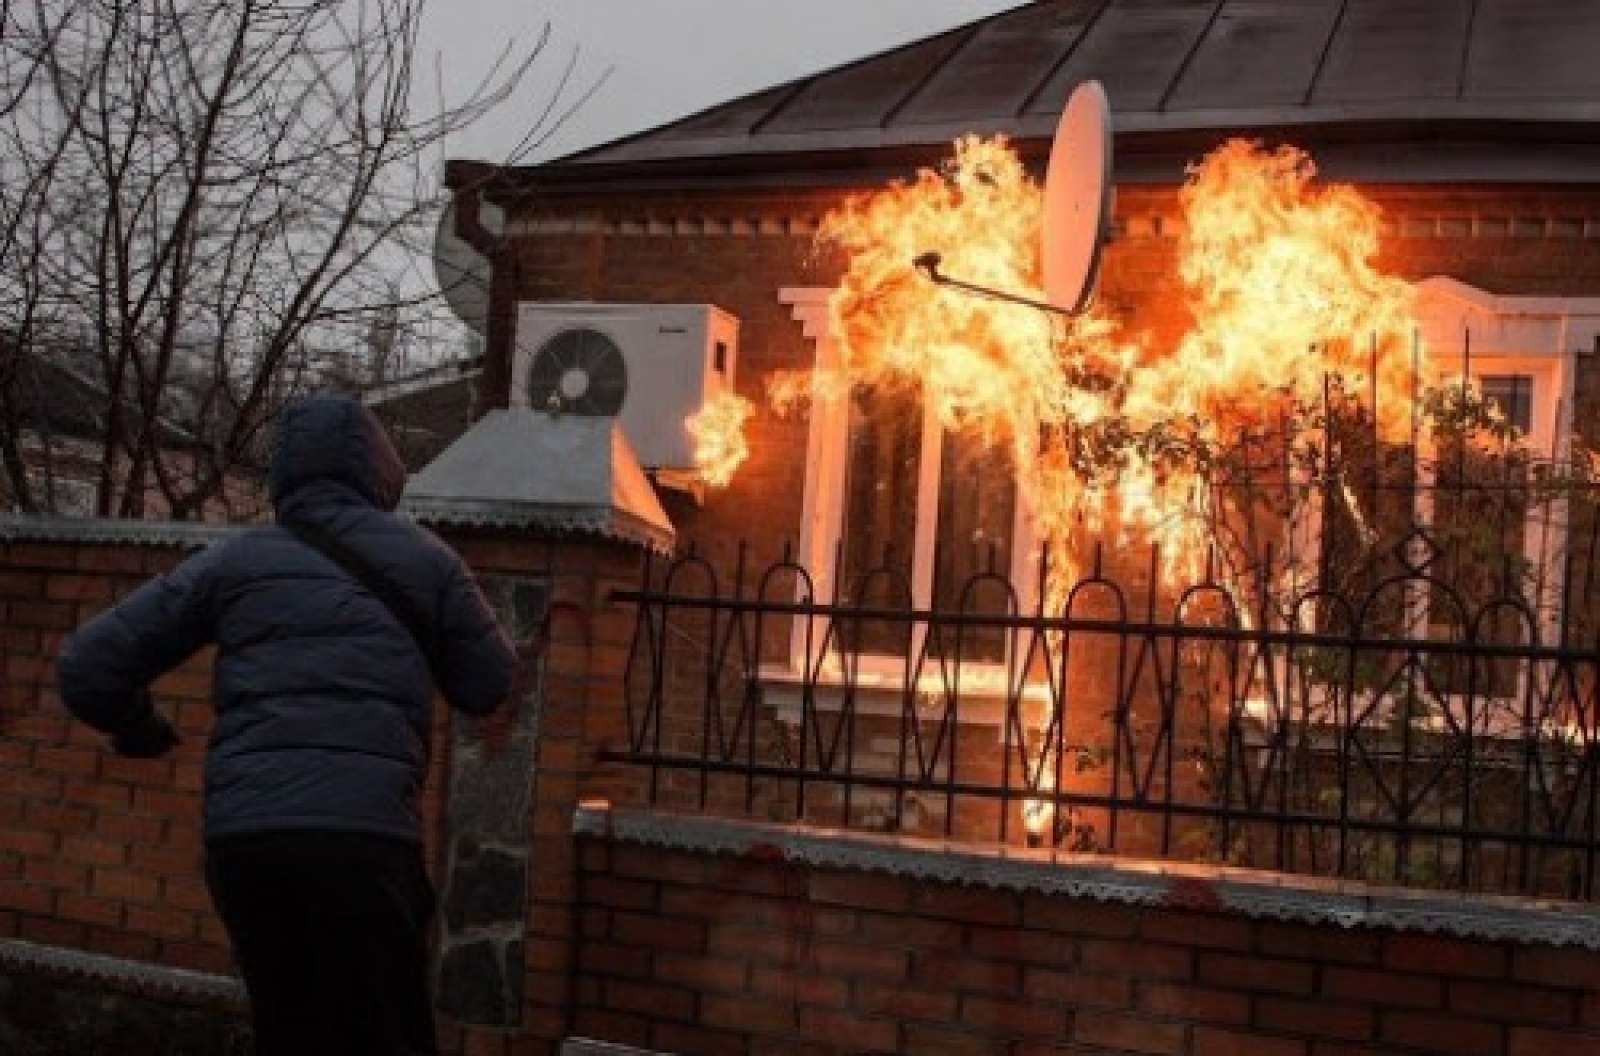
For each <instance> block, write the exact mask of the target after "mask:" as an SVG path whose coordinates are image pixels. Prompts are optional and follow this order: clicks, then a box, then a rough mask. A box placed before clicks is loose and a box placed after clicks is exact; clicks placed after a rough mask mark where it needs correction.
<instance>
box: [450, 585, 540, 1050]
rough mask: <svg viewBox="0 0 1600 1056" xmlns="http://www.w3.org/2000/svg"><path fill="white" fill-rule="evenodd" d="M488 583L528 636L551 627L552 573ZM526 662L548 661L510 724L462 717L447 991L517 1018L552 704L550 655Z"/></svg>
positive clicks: (520, 636)
mask: <svg viewBox="0 0 1600 1056" xmlns="http://www.w3.org/2000/svg"><path fill="white" fill-rule="evenodd" d="M479 583H480V585H481V586H482V587H483V590H484V593H485V594H486V595H487V596H488V598H489V600H490V602H491V603H492V604H493V605H494V606H495V609H496V611H497V612H498V614H499V616H500V619H501V621H502V622H503V623H504V625H505V627H506V629H507V630H508V631H509V632H510V633H511V635H512V638H513V640H514V641H516V642H517V643H518V644H519V645H524V644H527V643H530V642H533V641H534V640H536V639H537V638H539V637H541V636H542V635H543V634H544V633H545V621H546V617H547V614H548V612H549V609H550V586H549V583H548V582H547V581H544V580H542V579H526V578H512V577H506V576H491V575H482V574H480V576H479ZM538 652H539V651H538V650H525V654H537V653H538ZM526 662H528V663H530V664H535V665H538V667H536V668H535V669H534V670H532V671H529V672H528V678H527V679H526V681H525V682H524V690H523V699H521V700H520V701H518V704H517V708H516V712H515V714H514V715H512V716H511V717H510V720H509V724H508V725H506V726H500V725H497V724H496V722H495V720H490V721H489V722H483V721H478V720H473V719H467V718H463V717H461V716H456V715H453V720H452V726H451V732H450V737H451V746H450V775H449V785H448V793H447V795H448V798H447V801H446V806H445V810H446V812H447V817H448V820H449V824H448V831H447V837H446V842H445V848H444V851H445V874H444V880H443V883H442V884H441V898H440V913H439V918H440V922H441V925H442V931H441V937H440V950H439V980H438V991H437V993H438V998H437V1000H438V1006H439V1010H440V1011H441V1012H443V1013H445V1014H446V1015H448V1016H450V1017H452V1018H454V1019H456V1020H458V1021H460V1022H462V1023H473V1024H481V1025H485V1026H498V1027H510V1026H515V1025H517V1024H519V1023H520V1022H521V1019H522V998H523V979H524V976H525V975H526V973H525V971H524V969H523V949H522V944H523V935H524V933H525V932H526V930H527V902H528V875H529V864H530V863H529V850H530V848H529V829H528V817H529V814H530V811H531V809H532V804H533V792H534V781H535V772H534V764H535V755H536V751H535V749H536V745H537V743H538V737H539V723H540V719H541V716H542V713H543V710H544V707H543V705H544V692H543V684H544V678H543V674H544V672H543V671H542V670H540V669H539V668H541V667H542V665H543V661H542V658H541V657H540V656H539V655H531V658H530V659H528V660H527V661H526Z"/></svg>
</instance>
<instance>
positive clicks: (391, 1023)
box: [206, 831, 437, 1056]
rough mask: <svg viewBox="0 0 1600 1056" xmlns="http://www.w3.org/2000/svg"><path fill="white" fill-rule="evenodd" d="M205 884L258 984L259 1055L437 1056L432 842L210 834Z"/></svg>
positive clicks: (250, 983)
mask: <svg viewBox="0 0 1600 1056" xmlns="http://www.w3.org/2000/svg"><path fill="white" fill-rule="evenodd" d="M206 883H207V884H208V886H209V887H210V889H211V898H212V901H213V902H214V903H215V905H216V907H217V912H218V913H219V914H220V915H221V917H222V923H223V925H224V927H226V928H227V931H228V937H229V939H230V940H231V941H232V943H233V953H234V959H235V960H236V961H237V962H238V964H239V970H240V972H241V973H242V974H243V976H244V982H245V987H246V989H247V990H248V991H249V993H250V1006H251V1017H252V1019H253V1021H254V1024H255V1034H256V1048H255V1051H256V1054H257V1056H433V1054H434V1053H435V1052H436V1051H437V1042H436V1040H435V1037H434V1028H433V1006H432V1002H431V999H430V994H429V987H428V937H429V923H430V921H431V920H432V916H433V911H434V896H433V888H432V885H431V884H430V883H429V881H428V875H427V870H426V867H425V866H424V863H423V859H422V850H421V848H420V847H418V846H416V845H415V844H411V843H407V842H405V841H403V840H390V839H384V838H381V837H374V836H366V835H361V834H359V833H341V832H324V831H315V832H272V833H259V834H251V835H247V836H230V837H224V838H220V839H215V840H211V841H209V842H208V843H207V844H206Z"/></svg>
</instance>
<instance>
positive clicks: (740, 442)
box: [683, 392, 755, 488]
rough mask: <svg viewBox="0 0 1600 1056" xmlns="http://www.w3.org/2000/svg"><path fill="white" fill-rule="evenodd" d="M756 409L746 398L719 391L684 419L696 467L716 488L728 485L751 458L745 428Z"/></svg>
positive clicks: (707, 481)
mask: <svg viewBox="0 0 1600 1056" xmlns="http://www.w3.org/2000/svg"><path fill="white" fill-rule="evenodd" d="M754 409H755V407H754V405H753V404H751V402H750V401H749V400H747V399H745V398H744V397H743V396H736V395H734V394H733V393H731V392H719V393H716V394H714V395H713V396H711V397H710V398H709V399H707V400H706V402H705V406H703V407H701V408H700V410H698V411H696V412H695V413H694V414H691V415H690V416H689V417H688V418H687V419H685V420H684V423H683V425H684V428H685V429H687V430H688V431H689V436H690V438H691V439H693V440H694V464H695V468H696V469H697V470H698V471H699V473H700V479H701V480H703V481H705V482H706V483H707V484H709V485H711V486H712V487H714V488H725V487H727V486H728V482H729V481H731V480H732V479H733V474H734V471H735V470H737V469H738V468H739V467H740V466H741V465H743V464H744V460H745V459H746V458H748V457H749V455H750V447H749V445H748V444H747V443H746V442H745V438H744V425H745V422H746V421H747V420H748V419H749V417H750V414H751V412H752V411H753V410H754Z"/></svg>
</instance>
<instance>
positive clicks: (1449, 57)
mask: <svg viewBox="0 0 1600 1056" xmlns="http://www.w3.org/2000/svg"><path fill="white" fill-rule="evenodd" d="M1088 79H1097V80H1099V81H1101V82H1102V83H1103V84H1104V85H1105V86H1106V89H1107V92H1108V93H1109V95H1110V99H1111V105H1112V110H1113V116H1114V124H1115V127H1116V130H1117V133H1118V139H1119V142H1118V152H1119V171H1118V173H1117V176H1118V178H1119V179H1122V180H1125V179H1139V178H1142V177H1148V178H1153V179H1166V178H1174V179H1175V178H1181V166H1180V167H1179V168H1178V170H1177V171H1171V170H1170V164H1171V163H1170V160H1168V161H1161V162H1157V163H1152V164H1154V165H1155V168H1151V169H1150V170H1149V171H1141V169H1140V161H1139V156H1140V150H1141V148H1143V149H1145V150H1147V151H1149V152H1150V154H1151V156H1152V157H1155V156H1159V155H1160V154H1161V153H1162V152H1163V151H1170V150H1171V149H1173V148H1174V147H1175V145H1177V144H1179V143H1185V142H1186V143H1203V142H1204V141H1205V140H1206V139H1207V138H1208V137H1209V138H1216V137H1217V136H1220V135H1224V134H1233V133H1237V132H1249V131H1283V132H1285V133H1286V134H1299V135H1302V136H1303V137H1305V138H1308V139H1310V140H1312V141H1313V142H1315V141H1318V140H1321V141H1325V142H1328V143H1331V144H1334V145H1335V146H1336V149H1335V151H1334V153H1335V155H1338V154H1339V152H1340V150H1342V151H1343V153H1344V154H1345V155H1347V156H1348V157H1349V158H1350V159H1352V160H1354V161H1355V163H1356V165H1357V167H1358V168H1359V165H1360V162H1359V160H1358V156H1359V155H1360V154H1361V150H1360V149H1359V145H1361V144H1376V143H1391V144H1413V145H1414V144H1416V143H1417V142H1418V141H1419V140H1425V141H1427V142H1429V143H1431V144H1437V145H1438V146H1439V147H1440V150H1439V151H1438V152H1437V155H1436V156H1429V155H1427V154H1426V153H1424V152H1418V151H1416V150H1415V149H1410V150H1404V149H1403V150H1401V151H1398V152H1387V151H1386V152H1385V154H1384V156H1383V157H1381V158H1379V157H1368V158H1367V159H1366V164H1367V166H1368V167H1369V169H1373V168H1374V166H1375V170H1374V171H1368V172H1365V173H1362V172H1354V173H1351V175H1358V176H1366V177H1367V178H1382V177H1383V176H1384V175H1386V174H1387V175H1390V176H1393V177H1394V178H1397V179H1403V178H1421V179H1471V178H1479V177H1484V178H1497V179H1516V178H1522V179H1535V180H1570V179H1589V178H1597V177H1600V147H1597V146H1596V143H1595V141H1596V140H1600V4H1596V3H1594V2H1593V0H1103V2H1101V0H1041V2H1039V3H1033V4H1027V5H1024V6H1022V7H1019V8H1016V9H1013V10H1011V11H1008V12H1004V13H1002V14H999V15H995V16H993V17H991V18H988V19H985V20H983V21H980V22H976V23H973V24H971V25H969V26H966V27H964V28H961V29H958V30H955V31H952V32H949V33H945V34H941V35H939V36H936V37H933V38H930V39H927V40H924V41H921V42H919V43H915V44H911V45H909V46H906V47H903V48H899V49H896V50H894V51H890V52H887V53H885V54H882V55H878V56H875V57H872V58H868V59H865V60H862V61H859V62H855V63H852V64H849V65H846V66H842V67H839V68H836V69H833V70H829V71H826V72H823V73H819V74H817V75H815V76H812V77H809V78H805V79H802V80H800V81H796V82H793V83H790V84H787V85H783V86H780V87H776V88H773V89H771V90H768V91H765V92H761V93H758V94H755V95H752V96H748V97H746V98H742V99H737V100H734V101H732V102H729V103H726V104H724V105H721V106H717V107H714V108H712V109H710V110H707V111H704V112H702V113H700V114H697V115H694V116H692V117H688V118H686V119H684V120H681V121H677V122H674V123H672V124H669V125H665V126H663V127H661V128H658V129H655V130H652V131H648V132H644V133H640V134H638V135H634V136H631V137H628V138H626V139H622V140H619V141H617V142H614V143H611V144H607V145H603V146H600V147H596V148H593V149H590V150H588V151H584V152H581V153H578V154H575V155H572V156H570V157H568V158H564V159H559V160H557V161H554V162H550V163H547V164H545V165H542V166H538V167H536V168H535V169H529V170H524V173H525V174H526V175H532V174H533V173H535V172H537V173H539V174H540V177H541V179H540V180H539V181H538V182H541V183H550V182H552V181H553V182H555V183H557V184H559V183H567V182H574V181H584V180H592V179H595V178H598V177H600V176H601V175H602V174H604V175H606V176H608V177H610V178H613V179H615V178H617V177H618V176H619V175H625V176H628V177H637V176H640V175H643V174H646V173H647V172H648V171H649V170H652V169H654V170H656V171H657V172H658V173H659V172H662V171H675V172H677V173H679V174H681V175H685V176H687V175H690V174H692V173H696V172H697V173H699V174H701V175H707V174H717V173H722V174H728V173H738V172H743V173H746V174H750V173H755V172H758V171H760V172H764V173H765V176H766V179H767V181H768V182H771V179H772V168H773V163H774V161H775V159H777V158H780V157H785V156H788V157H791V158H794V159H804V160H803V161H802V162H801V163H800V164H797V165H796V166H795V167H794V168H793V169H791V170H790V172H791V176H790V179H791V180H795V181H798V180H802V179H804V178H805V177H804V170H805V169H806V168H807V166H811V167H813V168H814V169H815V170H817V171H821V170H823V169H826V168H829V167H830V166H831V167H833V168H837V167H838V166H839V165H840V164H841V155H844V154H848V155H852V156H853V157H852V159H851V160H850V161H849V162H848V164H860V163H861V152H863V151H867V152H873V151H895V150H898V151H900V152H902V153H906V152H911V153H915V152H916V150H918V149H919V148H936V149H939V150H941V151H942V150H944V149H946V148H948V145H949V143H950V141H951V140H952V139H953V138H955V137H956V136H958V135H961V134H964V133H968V132H978V133H983V134H995V133H1004V134H1007V135H1009V136H1011V137H1012V138H1013V139H1016V140H1019V141H1033V142H1034V143H1035V144H1041V143H1042V144H1047V143H1048V141H1049V138H1050V136H1051V135H1052V134H1053V133H1054V130H1055V124H1056V121H1057V118H1058V116H1059V114H1060V111H1061V107H1062V105H1063V103H1064V101H1065V99H1066V96H1067V95H1068V94H1069V92H1070V91H1071V89H1072V87H1073V86H1075V85H1076V84H1078V83H1080V82H1081V81H1084V80H1088ZM1507 142H1512V143H1526V144H1527V145H1528V149H1527V150H1526V152H1524V154H1523V156H1521V157H1520V158H1513V159H1511V161H1512V164H1510V165H1509V166H1508V159H1507V158H1506V154H1507V151H1506V149H1505V147H1504V146H1503V145H1502V144H1505V143H1507ZM1352 144H1356V145H1357V147H1352V146H1351V145H1352ZM1124 148H1132V151H1131V153H1129V152H1127V151H1125V149H1124ZM830 157H831V159H832V161H831V162H830V161H828V160H827V159H829V158H830ZM1480 165H1481V166H1484V167H1485V168H1484V169H1483V171H1482V172H1480V171H1479V169H1478V166H1480ZM1324 167H1325V168H1326V165H1325V166H1324ZM1147 168H1148V166H1147Z"/></svg>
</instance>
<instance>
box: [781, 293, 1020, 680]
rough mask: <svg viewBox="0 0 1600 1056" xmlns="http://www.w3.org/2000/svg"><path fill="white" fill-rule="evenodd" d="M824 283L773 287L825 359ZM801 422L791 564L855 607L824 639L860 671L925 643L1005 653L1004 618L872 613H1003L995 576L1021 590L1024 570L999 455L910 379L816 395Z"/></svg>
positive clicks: (891, 665)
mask: <svg viewBox="0 0 1600 1056" xmlns="http://www.w3.org/2000/svg"><path fill="white" fill-rule="evenodd" d="M828 292H829V291H827V290H823V289H787V290H784V291H783V293H782V296H783V299H784V300H785V301H786V302H787V303H788V304H790V305H791V306H792V308H793V310H794V312H795V315H796V317H797V318H798V319H800V320H801V321H802V323H804V324H805V327H806V334H807V336H809V337H812V338H813V339H814V340H816V342H817V360H816V362H817V363H818V365H821V366H824V367H827V366H831V365H832V364H833V363H834V362H835V357H836V355H837V352H836V350H835V348H834V346H833V342H832V339H831V336H830V335H829V334H828V332H827V296H828ZM810 421H811V428H810V437H809V440H808V446H807V474H806V478H807V479H806V492H805V499H804V521H803V525H802V529H801V561H802V564H804V565H805V567H806V568H807V569H809V570H810V571H811V574H812V576H813V579H814V584H815V589H816V591H817V597H818V600H820V601H832V600H833V598H834V596H835V591H837V596H838V598H839V600H840V603H841V604H844V605H851V606H858V607H860V609H861V610H862V612H863V616H862V618H859V619H857V618H849V617H847V618H844V619H841V620H840V621H838V623H837V625H836V626H835V627H834V629H833V630H834V634H835V636H836V637H835V641H834V643H833V644H834V646H835V647H836V648H838V649H840V650H842V651H844V652H847V653H850V654H852V655H854V656H856V657H857V658H858V659H859V662H860V663H861V666H862V669H863V670H864V671H868V670H873V671H877V672H879V673H882V674H884V675H887V676H897V675H900V674H903V673H904V668H903V666H901V663H902V662H903V659H904V658H905V657H908V656H917V655H919V654H924V653H926V654H927V655H929V656H938V657H954V656H955V655H956V654H957V652H959V655H960V657H961V660H962V662H963V666H966V665H968V664H977V665H983V664H995V663H999V662H1002V661H1004V659H1005V649H1006V637H1007V636H1006V635H1005V633H1004V632H1003V629H1001V628H996V627H980V626H976V625H966V626H963V627H959V628H958V626H957V625H955V624H953V623H952V624H940V623H938V621H935V626H934V628H933V629H932V630H930V629H929V628H928V627H926V626H923V625H920V624H915V623H911V622H909V621H905V620H892V619H887V618H882V617H873V616H872V615H871V614H872V613H874V612H882V611H883V610H889V609H898V610H903V609H904V608H906V607H907V606H908V605H910V606H914V607H916V608H918V609H933V610H935V611H936V612H941V613H954V612H963V611H964V612H967V613H1003V612H1005V611H1007V608H1008V606H1009V605H1010V604H1011V601H1010V597H1009V592H1008V590H1007V588H1006V586H1005V584H1006V583H1010V584H1013V585H1016V586H1017V587H1018V589H1019V590H1020V589H1022V585H1023V584H1024V581H1025V578H1026V576H1027V574H1028V573H1029V571H1030V570H1031V569H1030V567H1029V566H1030V565H1031V562H1029V561H1028V560H1026V557H1025V555H1026V554H1027V553H1028V549H1029V547H1028V543H1029V542H1030V540H1029V538H1028V536H1027V532H1026V530H1025V528H1026V518H1025V517H1024V516H1023V515H1022V511H1021V510H1020V509H1019V507H1018V503H1019V495H1018V489H1017V487H1016V484H1015V481H1014V479H1013V474H1012V472H1011V468H1010V464H1009V453H1008V452H1006V451H1004V450H1000V449H997V448H995V447H992V446H990V445H987V444H985V443H984V442H983V441H982V440H981V439H980V438H977V437H973V436H969V435H965V434H958V433H953V432H949V431H946V430H944V429H942V428H941V427H940V424H939V422H938V421H937V419H936V417H935V416H934V415H933V414H932V413H931V412H930V411H929V410H928V409H927V408H925V407H924V406H923V404H922V402H921V400H920V399H919V398H918V395H917V392H916V391H915V388H914V387H907V388H897V387H890V386H876V387H866V386H858V387H857V388H856V389H855V390H854V391H852V392H851V393H850V394H848V396H845V397H843V398H837V399H827V400H820V399H819V400H817V401H816V402H815V403H814V405H813V406H812V407H811V420H810ZM1017 604H1023V605H1025V604H1027V598H1026V597H1025V596H1022V597H1019V599H1018V602H1017ZM797 630H799V629H797ZM812 631H813V633H816V631H817V629H816V628H812ZM930 634H931V635H932V637H931V638H930V637H929V636H930Z"/></svg>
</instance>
